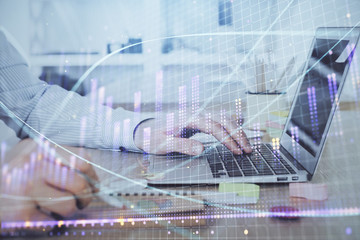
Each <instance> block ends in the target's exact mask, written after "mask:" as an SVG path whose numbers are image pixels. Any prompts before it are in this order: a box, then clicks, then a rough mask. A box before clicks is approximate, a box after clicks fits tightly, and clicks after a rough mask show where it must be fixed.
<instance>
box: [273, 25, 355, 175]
mask: <svg viewBox="0 0 360 240" xmlns="http://www.w3.org/2000/svg"><path fill="white" fill-rule="evenodd" d="M359 33H360V28H359V27H353V28H351V27H348V28H344V27H341V28H336V27H334V28H323V27H321V28H318V29H317V30H316V34H315V37H314V39H313V41H312V44H311V48H310V51H309V55H308V58H307V62H306V66H305V68H304V70H303V72H302V74H301V81H300V82H299V84H298V87H297V90H296V93H295V96H294V99H293V103H292V106H291V108H290V112H289V115H288V118H287V120H286V123H285V127H284V130H283V132H282V136H281V140H280V145H281V146H282V147H283V148H284V149H285V150H286V151H287V152H288V154H290V155H291V156H292V157H293V158H294V160H295V161H296V162H297V163H298V164H300V165H301V166H302V167H303V168H304V169H305V170H306V171H307V172H308V173H309V174H310V176H312V175H313V174H314V172H315V171H316V168H317V166H318V163H319V159H320V156H321V154H322V152H323V149H324V145H325V141H326V136H327V134H328V132H329V128H330V126H331V121H332V119H333V116H334V114H335V111H336V108H337V104H335V102H334V104H333V106H332V108H331V111H330V115H329V118H328V120H327V123H326V126H325V129H324V133H323V135H322V138H321V141H320V144H319V147H318V151H317V153H316V155H315V156H313V155H312V154H311V153H309V152H308V151H307V150H306V149H305V148H304V147H302V146H301V145H300V144H299V143H297V142H294V143H293V142H292V138H291V136H289V135H288V134H287V133H286V129H287V127H288V125H289V122H290V116H291V114H292V112H293V110H294V107H295V102H296V98H297V96H298V94H299V92H300V88H301V84H302V82H303V81H304V77H305V75H306V72H307V70H308V68H309V60H310V57H311V54H312V52H313V50H314V46H315V41H316V39H318V38H319V39H339V40H349V41H350V43H354V44H355V50H354V53H353V57H354V55H355V54H356V48H357V45H358V41H359ZM344 36H345V37H344ZM350 65H351V64H347V65H346V67H345V69H344V72H343V75H342V79H341V82H340V85H339V88H338V92H337V94H338V98H340V94H341V92H342V89H343V86H344V84H345V80H346V77H347V75H348V71H349V68H350ZM293 144H295V147H296V148H297V149H299V151H300V153H299V155H300V156H302V157H303V158H306V159H308V160H309V162H311V163H312V162H315V166H312V167H311V168H310V166H306V165H304V164H303V163H302V162H301V161H298V160H297V159H296V157H295V156H293V154H292V149H293ZM311 165H313V164H311Z"/></svg>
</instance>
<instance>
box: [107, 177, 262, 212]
mask: <svg viewBox="0 0 360 240" xmlns="http://www.w3.org/2000/svg"><path fill="white" fill-rule="evenodd" d="M144 183H145V181H143V180H141V181H140V182H139V184H137V183H130V184H129V183H128V182H127V183H126V186H124V182H117V183H114V184H112V187H111V186H110V188H107V189H106V190H104V189H102V191H101V192H102V194H101V195H100V197H101V198H102V200H104V201H105V202H107V203H108V204H110V205H112V206H114V207H117V208H120V209H122V210H124V212H123V213H124V214H125V215H126V214H131V213H132V214H134V212H136V211H137V212H139V213H142V214H144V213H171V212H190V211H202V210H204V206H205V205H216V204H254V203H256V202H257V201H258V199H259V189H260V188H259V186H258V185H255V184H245V183H220V184H219V190H218V192H216V191H199V190H198V191H192V190H188V189H179V190H165V189H159V188H152V187H148V188H145V186H146V184H144ZM119 186H120V187H119Z"/></svg>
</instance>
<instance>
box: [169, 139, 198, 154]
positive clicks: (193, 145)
mask: <svg viewBox="0 0 360 240" xmlns="http://www.w3.org/2000/svg"><path fill="white" fill-rule="evenodd" d="M173 147H174V148H173V152H179V153H184V154H187V155H193V156H195V155H199V154H201V153H202V152H203V151H204V145H203V144H202V143H201V142H199V141H196V140H193V139H188V138H178V137H174V139H173Z"/></svg>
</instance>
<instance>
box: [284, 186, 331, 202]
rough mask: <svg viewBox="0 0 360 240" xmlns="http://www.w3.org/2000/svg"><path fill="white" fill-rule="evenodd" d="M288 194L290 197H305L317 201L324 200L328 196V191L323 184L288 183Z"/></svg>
mask: <svg viewBox="0 0 360 240" xmlns="http://www.w3.org/2000/svg"><path fill="white" fill-rule="evenodd" d="M289 194H290V197H298V198H306V199H309V200H318V201H322V200H326V199H327V198H328V191H327V187H326V185H325V184H313V183H290V184H289Z"/></svg>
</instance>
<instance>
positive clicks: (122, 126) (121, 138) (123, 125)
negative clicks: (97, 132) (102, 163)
mask: <svg viewBox="0 0 360 240" xmlns="http://www.w3.org/2000/svg"><path fill="white" fill-rule="evenodd" d="M150 119H154V114H153V113H136V112H130V111H126V110H124V109H122V108H118V109H115V110H114V111H112V117H111V121H110V123H109V122H108V124H106V127H105V129H104V130H103V140H104V144H105V146H107V147H109V148H113V149H120V150H121V151H132V152H143V150H141V149H139V148H138V147H137V146H136V145H135V141H134V134H135V131H136V129H137V128H138V126H139V125H140V124H141V123H143V122H144V121H147V120H150Z"/></svg>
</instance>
